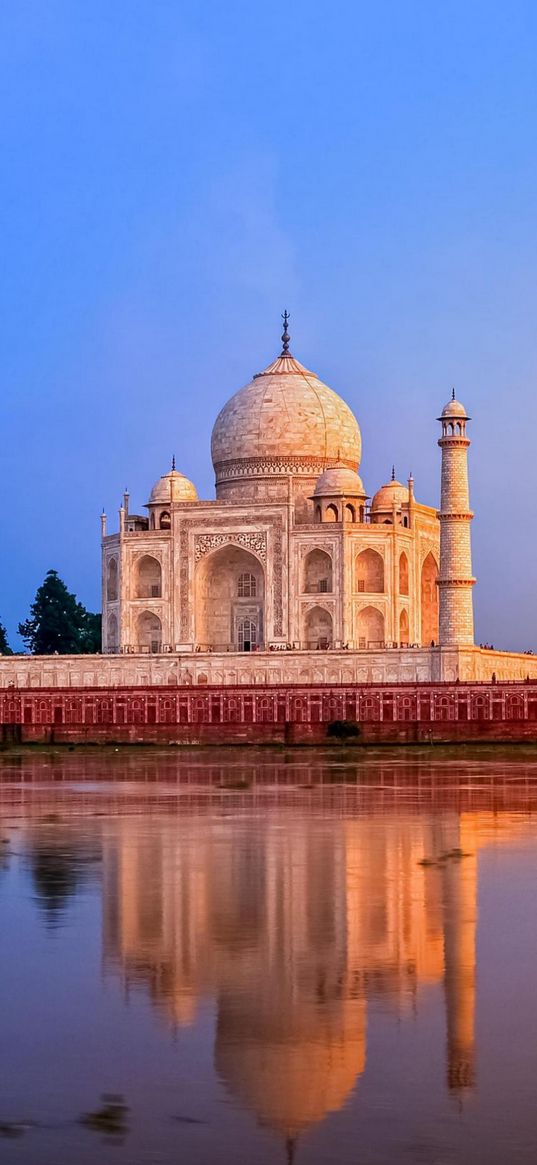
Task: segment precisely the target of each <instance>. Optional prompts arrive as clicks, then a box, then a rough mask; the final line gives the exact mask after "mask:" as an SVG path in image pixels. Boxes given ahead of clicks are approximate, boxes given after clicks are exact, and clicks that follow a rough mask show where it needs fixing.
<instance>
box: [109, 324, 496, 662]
mask: <svg viewBox="0 0 537 1165" xmlns="http://www.w3.org/2000/svg"><path fill="white" fill-rule="evenodd" d="M282 340H283V348H282V351H281V354H280V355H279V356H278V357H277V359H275V360H273V361H272V363H271V364H269V366H268V367H267V368H265V369H264V370H263V371H262V372H259V373H257V375H255V376H254V377H253V379H252V381H251V382H250V383H249V384H247V385H246V387H245V388H242V389H241V390H240V391H239V392H236V393H235V395H234V396H232V397H231V399H230V400H229V401H228V402H227V404H225V405H224V407H223V408H222V410H221V412H220V413H219V415H218V417H217V419H216V422H215V425H214V428H213V433H212V442H211V452H212V460H213V465H214V471H215V478H216V500H214V501H213V500H211V501H205V500H203V501H202V500H200V499H199V498H198V494H197V491H196V488H195V486H194V485H193V484H192V482H191V481H189V480H188V479H187V478H186V477H185V476H184V475H183V474H182V473H180V472H178V470H177V469H176V468H175V459H174V462H173V465H172V469H171V471H170V472H168V473H165V474H164V476H163V477H161V478H160V479H159V481H157V483H156V485H155V486H154V487H153V489H152V491H151V494H150V497H149V501H148V503H147V509H148V516H147V517H144V516H140V515H137V514H132V513H130V512H129V498H128V495H127V494H125V498H124V504H123V506H122V507H121V510H120V529H119V533H118V534H107V533H106V520H105V519H104V517H103V542H102V548H103V644H104V650H105V651H106V652H107V653H112V654H114V653H118V652H130V653H140V652H152V653H156V654H159V653H161V652H175V651H179V652H187V651H193V650H197V651H198V652H200V651H201V652H205V651H211V652H216V653H218V652H229V651H230V650H231V651H251V650H259V649H263V648H267V647H270V648H271V649H272V650H276V649H278V648H280V647H286V646H287V647H292V648H295V649H301V650H304V649H312V648H313V649H319V648H320V649H323V648H337V647H340V648H349V649H351V650H382V649H384V647H385V646H390V647H391V648H395V647H399V648H406V647H408V646H409V645H410V644H412V645H416V646H417V645H421V646H422V647H426V648H428V647H430V645H431V644H437V643H438V642H440V643H441V644H442V645H448V646H456V645H471V644H473V614H472V584H473V582H474V581H475V580H474V579H473V577H472V564H471V553H470V536H469V530H470V519H471V517H472V515H471V512H470V507H469V497H468V479H467V469H466V460H467V451H468V446H469V440H468V438H467V436H466V423H467V420H468V417H467V414H466V410H465V408H464V407H463V405H461V404H460V403H459V402H458V401H456V400H455V399H452V400H450V401H449V402H448V404H447V405H446V406H445V408H444V409H443V411H442V415H441V418H440V420H441V437H440V445H441V447H442V491H441V492H442V501H441V514H440V519H441V520H440V521H439V520H438V514H437V510H436V507H432V506H428V505H423V504H421V503H420V502H418V500H417V499H416V497H415V494H414V482H413V479H412V477H410V478H409V479H408V482H407V484H402V483H401V482H399V481H396V480H395V473H392V479H391V480H389V481H387V482H386V483H385V484H384V485H382V486H381V487H380V489H378V490H377V491H376V492H375V493H374V495H373V497H372V498H371V497H370V496H369V495H368V493H367V490H366V488H365V486H364V484H363V482H362V480H361V478H360V477H359V475H358V470H359V467H360V460H361V436H360V429H359V426H358V423H357V421H356V418H355V417H354V415H353V413H352V412H351V410H350V408H349V406H348V405H347V404H346V403H345V401H344V400H342V399H341V397H340V396H338V395H337V394H336V393H335V392H334V391H333V390H332V389H331V388H328V387H327V385H326V384H323V382H322V381H321V380H320V379H319V377H318V376H317V375H316V374H315V373H313V372H309V371H308V369H307V368H305V367H304V366H303V365H302V364H300V363H299V362H298V360H296V359H295V358H294V357H293V356H292V355H291V353H290V352H289V335H288V332H287V316H286V320H285V327H284V333H283V336H282Z"/></svg>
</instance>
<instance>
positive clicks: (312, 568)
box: [303, 549, 332, 595]
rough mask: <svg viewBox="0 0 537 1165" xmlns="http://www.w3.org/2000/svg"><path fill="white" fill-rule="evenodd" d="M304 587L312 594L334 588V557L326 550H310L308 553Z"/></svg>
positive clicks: (305, 563)
mask: <svg viewBox="0 0 537 1165" xmlns="http://www.w3.org/2000/svg"><path fill="white" fill-rule="evenodd" d="M303 588H304V591H305V593H306V594H310V595H311V594H315V593H317V592H325V593H326V592H330V591H331V590H332V559H331V557H330V555H329V554H327V553H326V551H325V550H318V549H316V550H310V552H309V554H307V555H306V557H305V559H304V583H303Z"/></svg>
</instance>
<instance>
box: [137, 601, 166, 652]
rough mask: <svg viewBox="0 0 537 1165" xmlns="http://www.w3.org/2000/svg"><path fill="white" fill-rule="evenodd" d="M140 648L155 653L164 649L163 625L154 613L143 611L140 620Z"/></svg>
mask: <svg viewBox="0 0 537 1165" xmlns="http://www.w3.org/2000/svg"><path fill="white" fill-rule="evenodd" d="M138 647H139V648H140V649H141V650H142V651H153V652H159V651H160V650H161V648H162V623H161V622H160V619H159V617H158V615H155V614H154V612H153V611H143V613H142V614H141V615H140V616H139V618H138Z"/></svg>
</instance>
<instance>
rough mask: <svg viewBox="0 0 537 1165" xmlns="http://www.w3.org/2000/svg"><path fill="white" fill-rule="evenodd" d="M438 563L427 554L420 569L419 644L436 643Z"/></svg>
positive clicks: (424, 645)
mask: <svg viewBox="0 0 537 1165" xmlns="http://www.w3.org/2000/svg"><path fill="white" fill-rule="evenodd" d="M437 578H438V563H437V561H436V559H435V557H434V555H433V554H431V553H429V554H428V555H427V558H426V559H425V561H424V563H423V566H422V568H421V642H422V645H423V647H429V646H430V644H431V643H438V587H437V585H436V580H437Z"/></svg>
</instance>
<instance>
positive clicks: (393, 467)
mask: <svg viewBox="0 0 537 1165" xmlns="http://www.w3.org/2000/svg"><path fill="white" fill-rule="evenodd" d="M392 481H395V465H392Z"/></svg>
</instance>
